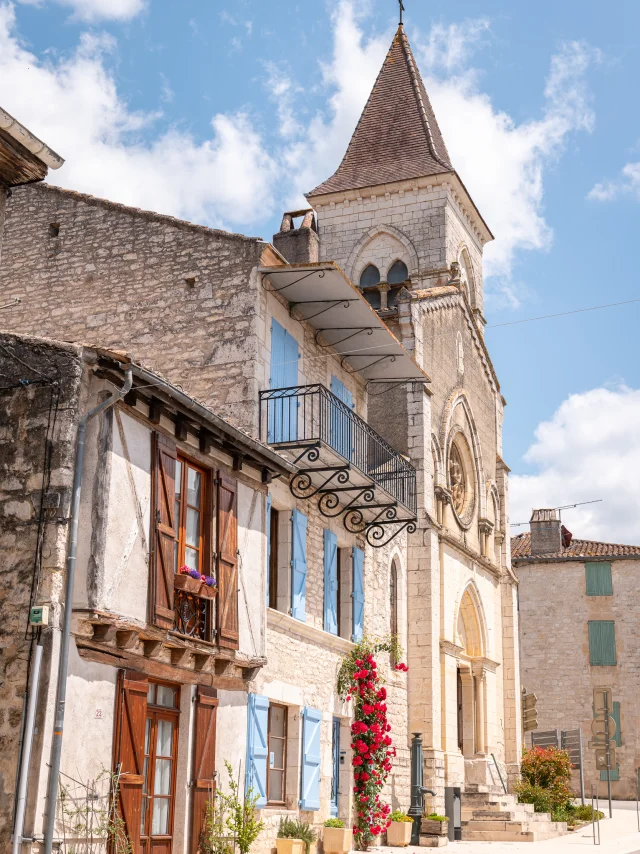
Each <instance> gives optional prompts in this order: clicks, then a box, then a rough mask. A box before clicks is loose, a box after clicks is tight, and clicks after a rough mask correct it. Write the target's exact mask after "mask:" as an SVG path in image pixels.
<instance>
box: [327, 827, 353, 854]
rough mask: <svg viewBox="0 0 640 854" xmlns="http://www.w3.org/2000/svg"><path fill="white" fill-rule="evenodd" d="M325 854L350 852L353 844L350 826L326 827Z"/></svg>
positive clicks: (346, 853) (347, 853) (345, 853)
mask: <svg viewBox="0 0 640 854" xmlns="http://www.w3.org/2000/svg"><path fill="white" fill-rule="evenodd" d="M322 844H323V846H324V854H349V851H351V847H352V845H353V831H352V830H351V828H350V827H325V828H323V830H322Z"/></svg>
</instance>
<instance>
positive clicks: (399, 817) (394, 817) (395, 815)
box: [389, 810, 413, 821]
mask: <svg viewBox="0 0 640 854" xmlns="http://www.w3.org/2000/svg"><path fill="white" fill-rule="evenodd" d="M389 818H390V819H391V821H413V819H412V818H411V816H410V815H407V814H406V812H402V810H394V811H393V812H392V813H391V815H390V816H389Z"/></svg>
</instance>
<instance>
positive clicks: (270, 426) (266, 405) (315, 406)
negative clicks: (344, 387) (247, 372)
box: [260, 384, 417, 513]
mask: <svg viewBox="0 0 640 854" xmlns="http://www.w3.org/2000/svg"><path fill="white" fill-rule="evenodd" d="M265 438H266V441H267V442H268V443H269V444H271V445H279V446H284V447H286V446H290V447H291V448H296V447H298V448H300V449H303V448H304V447H305V446H308V445H313V444H314V443H316V444H320V443H323V444H325V445H327V446H328V447H330V448H331V449H332V450H334V451H335V452H336V453H338V454H340V455H341V456H342V457H344V459H345V460H346V461H347V463H349V464H350V466H351V467H355V468H356V469H359V471H360V472H362V474H364V475H366V476H367V477H368V478H370V479H371V480H372V481H374V482H375V483H376V484H378V485H379V486H381V487H383V488H384V489H386V491H387V492H388V493H389V494H390V495H392V496H393V497H394V498H395V499H396V500H397V501H399V502H400V503H401V504H403V505H404V506H405V507H406V508H407V509H408V510H410V511H411V512H412V513H416V510H417V496H416V470H415V468H414V467H413V466H412V465H411V463H410V462H408V460H406V459H405V458H404V457H403V456H402V454H399V453H398V452H397V451H395V450H394V449H393V448H392V447H391V445H389V444H388V443H387V442H385V440H384V439H383V438H382V436H380V435H379V434H378V433H376V431H375V430H374V429H373V428H372V427H370V426H369V425H368V424H367V422H366V421H364V420H363V419H362V418H360V416H359V415H356V413H355V412H354V411H353V410H352V409H351V408H350V407H349V406H348V405H347V404H346V403H343V402H342V401H341V400H340V399H339V398H338V397H336V395H335V394H333V393H332V392H330V391H329V389H327V388H325V386H323V385H320V384H318V385H308V386H295V387H293V388H279V389H269V390H267V391H261V392H260V439H261V440H262V441H264V440H265Z"/></svg>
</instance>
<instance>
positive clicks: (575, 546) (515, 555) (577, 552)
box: [511, 532, 640, 561]
mask: <svg viewBox="0 0 640 854" xmlns="http://www.w3.org/2000/svg"><path fill="white" fill-rule="evenodd" d="M636 555H638V556H640V546H625V545H621V544H620V543H599V542H597V541H596V540H576V539H573V540H572V541H571V545H569V546H568V547H567V548H563V549H561V550H560V551H559V552H551V553H549V554H544V555H536V556H535V558H532V557H531V534H530V533H528V532H527V533H525V534H519V535H518V536H517V537H512V538H511V559H512V560H514V561H517V560H541V561H545V560H554V559H558V558H562V559H563V560H570V559H572V558H574V559H577V560H579V559H581V558H589V557H593V558H603V557H633V556H636Z"/></svg>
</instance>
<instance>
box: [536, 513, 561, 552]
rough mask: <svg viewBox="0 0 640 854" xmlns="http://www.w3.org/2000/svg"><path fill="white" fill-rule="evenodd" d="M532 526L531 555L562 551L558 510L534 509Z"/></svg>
mask: <svg viewBox="0 0 640 854" xmlns="http://www.w3.org/2000/svg"><path fill="white" fill-rule="evenodd" d="M529 526H530V528H531V556H532V557H533V556H534V555H543V554H555V553H557V552H560V551H562V532H561V530H560V528H561V525H560V519H559V518H558V512H557V511H556V510H534V511H533V513H532V515H531V521H530V522H529Z"/></svg>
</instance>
